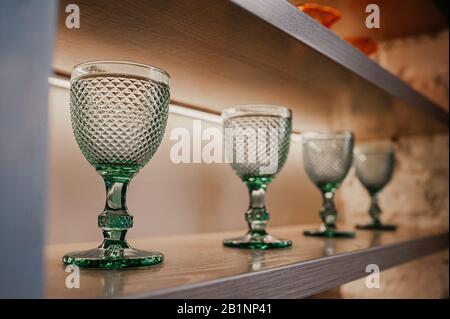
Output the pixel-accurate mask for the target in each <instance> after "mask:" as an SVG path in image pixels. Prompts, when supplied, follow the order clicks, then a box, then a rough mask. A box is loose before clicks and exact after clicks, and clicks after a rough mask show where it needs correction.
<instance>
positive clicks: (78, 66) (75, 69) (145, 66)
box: [70, 60, 170, 85]
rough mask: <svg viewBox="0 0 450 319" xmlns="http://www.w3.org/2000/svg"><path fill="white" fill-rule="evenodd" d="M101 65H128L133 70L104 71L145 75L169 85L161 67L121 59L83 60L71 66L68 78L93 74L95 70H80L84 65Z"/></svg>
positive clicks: (166, 73) (167, 77)
mask: <svg viewBox="0 0 450 319" xmlns="http://www.w3.org/2000/svg"><path fill="white" fill-rule="evenodd" d="M95 65H98V66H101V65H109V66H114V65H115V66H128V67H130V68H135V70H132V69H130V70H129V71H126V72H124V71H123V70H121V71H117V72H116V71H112V72H104V73H118V74H124V75H137V76H142V77H146V78H149V79H151V80H155V81H158V82H162V83H165V84H167V85H169V80H170V74H169V73H168V72H167V71H165V70H163V69H161V68H160V67H157V66H153V65H150V64H144V63H139V62H131V61H122V60H92V61H85V62H81V63H78V64H76V65H75V66H74V67H73V68H72V72H71V77H70V79H71V80H73V79H76V78H78V77H80V76H83V75H85V74H94V73H96V72H89V71H84V70H82V68H83V67H86V66H95ZM137 70H146V71H149V72H148V73H146V72H141V73H139V72H137ZM97 73H103V72H97ZM155 73H156V74H159V75H160V76H159V77H157V76H155Z"/></svg>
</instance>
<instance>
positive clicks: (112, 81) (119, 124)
mask: <svg viewBox="0 0 450 319" xmlns="http://www.w3.org/2000/svg"><path fill="white" fill-rule="evenodd" d="M71 86H72V89H71V98H70V100H71V102H70V112H71V118H72V127H73V131H74V134H75V138H76V141H77V143H78V145H79V146H80V149H81V151H82V153H83V155H84V156H85V157H86V158H87V160H88V161H89V162H90V163H91V164H92V165H93V166H95V167H99V166H109V167H129V168H134V169H136V170H138V169H140V168H141V167H143V166H144V165H145V164H146V163H147V162H148V161H149V160H150V159H151V158H152V156H153V155H154V153H155V152H156V150H157V148H158V146H159V144H160V143H161V140H162V137H163V135H164V131H165V127H166V124H167V117H168V107H167V104H168V102H169V98H170V93H169V87H168V86H167V85H164V84H162V83H157V82H154V81H151V80H149V79H145V78H137V77H130V76H127V77H121V76H115V75H105V74H102V75H101V76H98V75H93V76H86V77H80V78H77V79H75V80H74V81H73V82H72V84H71Z"/></svg>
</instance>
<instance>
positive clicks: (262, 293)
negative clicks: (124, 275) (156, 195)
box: [127, 232, 449, 299]
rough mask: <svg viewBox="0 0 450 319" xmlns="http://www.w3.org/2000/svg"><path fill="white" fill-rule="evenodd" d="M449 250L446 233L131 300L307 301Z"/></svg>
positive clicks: (139, 296) (152, 293) (159, 291)
mask: <svg viewBox="0 0 450 319" xmlns="http://www.w3.org/2000/svg"><path fill="white" fill-rule="evenodd" d="M448 247H449V233H448V232H446V233H440V234H437V235H432V236H427V237H424V238H419V239H414V240H408V241H404V242H399V243H394V244H389V245H384V246H376V247H372V248H369V249H364V250H357V251H354V252H349V253H343V254H338V255H333V256H329V257H324V258H320V259H314V260H309V261H305V262H300V263H296V264H291V265H286V266H282V267H276V268H272V269H267V270H262V271H256V272H252V273H246V274H241V275H237V276H232V277H226V278H221V279H216V280H211V281H207V282H201V283H196V284H191V285H185V286H180V287H174V288H168V289H163V290H158V291H153V292H149V293H143V294H138V295H133V296H127V298H183V299H186V298H242V299H244V298H305V297H308V296H311V295H314V294H317V293H320V292H323V291H326V290H328V289H331V288H334V287H337V286H340V285H342V284H344V283H347V282H350V281H353V280H356V279H359V278H362V277H364V276H366V275H368V274H367V273H366V266H367V265H369V264H376V265H378V266H379V267H380V269H381V271H383V270H386V269H388V268H391V267H394V266H397V265H400V264H402V263H405V262H408V261H412V260H414V259H417V258H420V257H424V256H427V255H430V254H433V253H435V252H438V251H440V250H444V249H446V248H448Z"/></svg>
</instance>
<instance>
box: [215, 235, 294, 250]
mask: <svg viewBox="0 0 450 319" xmlns="http://www.w3.org/2000/svg"><path fill="white" fill-rule="evenodd" d="M223 245H224V246H226V247H233V248H244V249H272V248H285V247H290V246H292V241H291V240H289V239H280V238H277V237H275V236H272V235H269V234H250V233H248V234H246V235H245V236H243V237H238V238H231V239H225V240H224V241H223Z"/></svg>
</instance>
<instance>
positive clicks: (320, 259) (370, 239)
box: [47, 225, 448, 298]
mask: <svg viewBox="0 0 450 319" xmlns="http://www.w3.org/2000/svg"><path fill="white" fill-rule="evenodd" d="M311 227H315V225H309V226H289V227H280V228H273V229H271V232H272V233H274V234H276V235H279V236H281V237H285V238H290V239H292V240H293V242H294V245H293V247H291V248H287V249H280V250H271V251H261V250H254V251H251V250H240V249H231V248H226V247H223V246H222V244H221V241H222V239H223V238H227V237H230V236H236V235H239V234H241V233H242V231H241V232H227V233H214V234H201V235H191V236H183V237H165V238H153V239H142V240H134V241H132V242H131V243H132V244H133V245H135V246H136V247H139V248H141V249H157V250H160V251H162V252H163V253H164V254H165V256H166V260H165V261H164V263H163V264H160V265H157V266H153V267H148V268H142V269H128V270H117V271H107V270H89V269H82V270H81V272H80V273H81V280H80V288H79V289H68V288H66V287H65V279H66V276H67V275H68V273H66V272H65V269H64V266H63V265H62V264H61V257H62V255H63V254H64V253H65V252H67V251H69V250H74V249H77V250H78V249H86V248H92V247H93V246H95V245H96V244H95V243H84V244H70V245H54V246H49V247H48V249H47V297H49V298H110V297H120V298H275V297H277V298H280V297H284V298H300V297H306V296H310V295H313V294H316V293H319V292H321V291H325V290H327V289H330V288H333V287H336V286H338V285H341V284H343V283H346V282H349V281H352V280H354V279H357V278H360V277H362V276H364V275H366V273H365V269H366V266H367V265H368V264H371V263H374V264H377V265H379V267H380V269H381V270H384V269H387V268H389V267H393V266H395V265H398V264H401V263H404V262H406V261H409V260H413V259H416V258H419V257H421V256H425V255H428V254H432V253H434V252H437V251H439V250H442V249H446V248H448V230H445V229H440V230H437V229H432V230H423V229H422V230H421V229H405V228H400V229H399V230H398V231H397V232H393V233H373V232H364V231H361V232H358V233H357V237H356V238H355V239H323V238H310V237H304V236H303V235H302V232H303V230H304V229H306V228H311Z"/></svg>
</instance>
